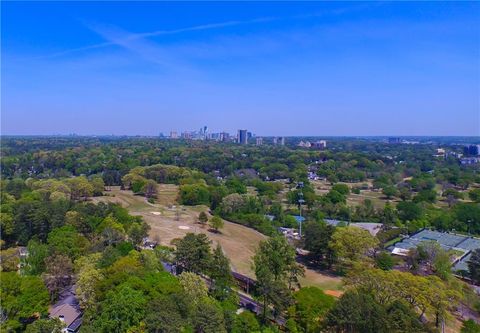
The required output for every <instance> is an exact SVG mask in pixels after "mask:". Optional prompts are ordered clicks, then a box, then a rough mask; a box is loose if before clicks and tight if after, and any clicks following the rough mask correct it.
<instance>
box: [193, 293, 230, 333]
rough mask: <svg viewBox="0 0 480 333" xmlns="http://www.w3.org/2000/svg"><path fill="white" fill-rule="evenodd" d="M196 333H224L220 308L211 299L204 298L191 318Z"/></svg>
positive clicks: (223, 321) (223, 320)
mask: <svg viewBox="0 0 480 333" xmlns="http://www.w3.org/2000/svg"><path fill="white" fill-rule="evenodd" d="M193 322H194V327H195V331H196V332H203V333H226V332H227V330H226V329H225V319H224V316H223V311H222V308H221V307H220V306H219V305H218V304H217V303H216V302H215V301H214V300H212V299H210V298H208V297H207V298H204V299H203V301H202V303H201V304H199V305H198V306H197V308H196V311H195V314H194V316H193Z"/></svg>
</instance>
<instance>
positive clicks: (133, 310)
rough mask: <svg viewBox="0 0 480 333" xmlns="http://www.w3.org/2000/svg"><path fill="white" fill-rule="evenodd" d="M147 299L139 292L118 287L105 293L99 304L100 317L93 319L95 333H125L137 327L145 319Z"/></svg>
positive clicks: (125, 287)
mask: <svg viewBox="0 0 480 333" xmlns="http://www.w3.org/2000/svg"><path fill="white" fill-rule="evenodd" d="M146 303H147V299H146V298H145V296H144V295H143V293H142V292H141V291H138V290H134V289H132V288H131V287H129V286H119V287H117V288H116V289H114V290H111V291H109V292H108V293H107V296H106V298H105V300H104V301H103V302H101V303H100V312H99V313H100V315H99V316H97V317H96V318H95V321H94V327H95V331H96V332H104V333H110V332H126V331H127V330H128V329H129V328H131V327H134V326H136V325H139V324H140V322H141V321H142V320H143V319H144V317H145V305H146Z"/></svg>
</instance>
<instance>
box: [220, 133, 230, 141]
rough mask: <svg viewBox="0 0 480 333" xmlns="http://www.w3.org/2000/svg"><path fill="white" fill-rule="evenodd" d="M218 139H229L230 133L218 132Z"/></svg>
mask: <svg viewBox="0 0 480 333" xmlns="http://www.w3.org/2000/svg"><path fill="white" fill-rule="evenodd" d="M220 141H223V142H228V141H230V134H228V133H227V132H222V133H220Z"/></svg>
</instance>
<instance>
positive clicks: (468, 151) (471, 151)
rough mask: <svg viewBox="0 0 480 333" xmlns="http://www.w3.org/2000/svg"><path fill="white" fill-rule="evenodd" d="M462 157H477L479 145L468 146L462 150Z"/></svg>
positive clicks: (479, 149) (479, 150)
mask: <svg viewBox="0 0 480 333" xmlns="http://www.w3.org/2000/svg"><path fill="white" fill-rule="evenodd" d="M463 153H464V155H470V156H478V155H480V145H469V146H465V147H464V148H463Z"/></svg>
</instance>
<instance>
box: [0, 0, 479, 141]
mask: <svg viewBox="0 0 480 333" xmlns="http://www.w3.org/2000/svg"><path fill="white" fill-rule="evenodd" d="M1 6H2V13H1V15H2V51H1V52H2V75H1V81H2V101H1V107H2V117H1V118H2V119H1V120H2V122H1V123H2V124H1V130H2V134H4V135H25V134H37V135H49V134H69V133H77V134H80V135H109V134H114V135H158V134H159V133H160V132H164V133H169V132H170V131H171V130H174V129H175V128H177V129H175V130H176V131H178V132H179V133H180V132H181V131H180V128H196V127H197V124H203V123H208V124H210V126H211V128H218V129H219V130H220V129H221V131H227V132H229V133H236V131H237V129H239V128H248V129H249V130H250V131H251V132H253V133H257V134H258V135H262V136H278V135H281V136H418V135H424V136H431V135H435V136H449V135H450V136H451V135H457V136H476V135H479V134H480V101H479V98H478V92H479V91H480V66H479V65H480V64H479V60H478V59H479V58H480V43H479V40H480V32H479V29H478V21H479V20H480V4H479V3H475V2H462V3H451V2H435V3H429V2H421V3H410V2H409V3H371V2H368V3H362V2H355V3H351V2H350V3H342V2H335V3H333V2H321V3H299V4H293V3H283V2H282V3H278V4H275V6H272V5H271V3H235V2H229V3H165V2H149V3H142V4H141V5H139V4H135V3H130V2H122V3H114V2H105V3H94V2H75V3H64V2H50V3H44V2H2V4H1Z"/></svg>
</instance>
